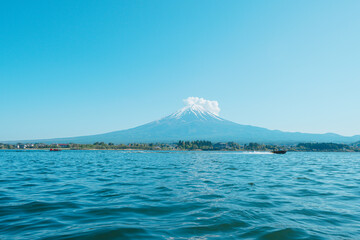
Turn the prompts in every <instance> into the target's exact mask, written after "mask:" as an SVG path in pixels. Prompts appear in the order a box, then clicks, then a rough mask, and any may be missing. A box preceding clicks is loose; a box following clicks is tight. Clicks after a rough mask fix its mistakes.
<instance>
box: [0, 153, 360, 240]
mask: <svg viewBox="0 0 360 240" xmlns="http://www.w3.org/2000/svg"><path fill="white" fill-rule="evenodd" d="M0 239H2V240H3V239H11V240H13V239H51V240H53V239H99V240H104V239H201V240H203V239H274V240H278V239H311V240H314V239H360V154H359V153H291V152H290V153H287V154H285V155H274V154H245V153H239V152H146V151H138V152H136V151H62V152H47V151H24V152H17V151H0Z"/></svg>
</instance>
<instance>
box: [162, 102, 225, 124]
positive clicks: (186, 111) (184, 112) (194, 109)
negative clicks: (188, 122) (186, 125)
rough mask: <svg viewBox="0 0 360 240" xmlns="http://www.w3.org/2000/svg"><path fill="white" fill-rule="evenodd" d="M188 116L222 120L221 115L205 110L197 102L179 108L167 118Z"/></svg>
mask: <svg viewBox="0 0 360 240" xmlns="http://www.w3.org/2000/svg"><path fill="white" fill-rule="evenodd" d="M189 117H191V118H195V119H199V120H214V119H215V120H220V121H223V119H222V118H221V117H219V116H218V115H216V114H215V113H212V112H210V111H208V110H206V109H205V108H204V107H203V106H201V105H198V104H192V105H188V106H186V107H183V108H181V109H180V110H178V111H177V112H175V113H173V114H171V115H170V116H168V117H167V118H170V119H188V118H189Z"/></svg>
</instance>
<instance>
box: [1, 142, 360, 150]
mask: <svg viewBox="0 0 360 240" xmlns="http://www.w3.org/2000/svg"><path fill="white" fill-rule="evenodd" d="M0 149H9V150H11V149H15V150H16V149H29V150H31V149H33V150H35V149H37V150H47V149H62V150H167V151H170V150H175V151H181V150H187V151H277V150H285V151H293V152H360V142H356V143H353V144H339V143H298V144H294V145H276V144H261V143H255V142H254V143H248V144H238V143H235V142H217V143H213V142H211V141H202V140H197V141H178V142H176V143H131V144H114V143H104V142H96V143H93V144H76V143H69V144H44V143H27V144H23V143H17V144H5V143H0Z"/></svg>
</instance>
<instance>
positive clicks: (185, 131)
mask: <svg viewBox="0 0 360 240" xmlns="http://www.w3.org/2000/svg"><path fill="white" fill-rule="evenodd" d="M203 100H204V99H203ZM205 101H207V100H205ZM216 104H217V102H216ZM216 106H217V105H216ZM216 106H215V107H216ZM209 109H210V110H209ZM219 110H220V109H219ZM179 140H210V141H214V142H229V141H234V142H238V143H249V142H259V143H268V144H272V143H276V144H292V143H299V142H334V143H353V142H356V141H359V140H360V135H356V136H352V137H345V136H341V135H338V134H334V133H326V134H309V133H299V132H283V131H279V130H269V129H266V128H261V127H255V126H250V125H241V124H238V123H234V122H231V121H228V120H225V119H223V118H221V117H219V116H218V115H217V113H216V111H211V106H210V107H209V106H207V105H206V104H203V103H201V102H200V103H199V102H196V101H195V102H192V103H191V104H188V106H186V107H184V108H182V109H180V110H179V111H177V112H175V113H173V114H171V115H169V116H167V117H164V118H162V119H160V120H157V121H153V122H150V123H148V124H144V125H141V126H138V127H135V128H131V129H127V130H121V131H115V132H109V133H105V134H98V135H91V136H82V137H71V138H56V139H45V140H44V139H43V140H36V142H43V143H84V144H85V143H94V142H106V143H110V142H111V143H115V144H119V143H135V142H136V143H149V142H153V143H156V142H164V143H166V142H167V143H170V142H177V141H179ZM22 142H34V140H33V141H22Z"/></svg>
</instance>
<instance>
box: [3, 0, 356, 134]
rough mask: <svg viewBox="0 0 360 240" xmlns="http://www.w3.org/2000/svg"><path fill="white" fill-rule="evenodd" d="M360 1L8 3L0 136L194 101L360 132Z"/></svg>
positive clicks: (66, 128) (95, 126)
mask: <svg viewBox="0 0 360 240" xmlns="http://www.w3.org/2000/svg"><path fill="white" fill-rule="evenodd" d="M359 12H360V1H356V0H354V1H351V0H349V1H330V0H324V1H320V0H317V1H312V0H309V1H266V0H264V1H156V0H155V1H117V0H114V1H90V0H86V1H72V0H69V1H49V0H44V1H16V0H15V1H2V6H1V8H0V83H1V84H0V114H1V115H0V140H18V139H37V138H52V137H68V136H79V135H88V134H96V133H104V132H109V131H114V130H121V129H126V128H130V127H134V126H137V125H141V124H143V123H147V122H150V121H153V120H156V119H159V118H161V117H164V116H165V115H168V114H170V113H172V112H174V111H176V110H177V109H178V108H181V107H182V106H183V103H182V99H185V98H187V97H189V96H195V97H203V98H205V99H210V100H217V101H218V102H219V105H220V108H221V112H220V116H222V117H223V118H226V119H228V120H232V121H234V122H237V123H241V124H250V125H255V126H261V127H266V128H270V129H279V130H284V131H301V132H311V133H325V132H335V133H339V134H343V135H354V134H360V122H359V120H360V110H359V105H360V14H359Z"/></svg>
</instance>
